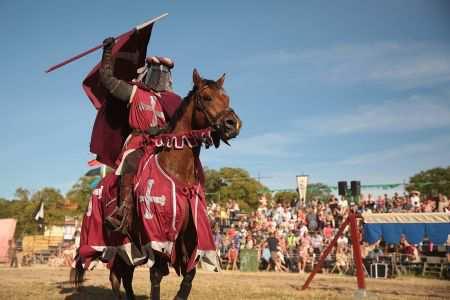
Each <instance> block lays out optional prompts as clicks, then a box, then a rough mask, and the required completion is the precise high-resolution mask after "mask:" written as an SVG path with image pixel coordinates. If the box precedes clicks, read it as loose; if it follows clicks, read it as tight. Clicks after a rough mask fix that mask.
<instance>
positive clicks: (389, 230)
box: [363, 213, 450, 245]
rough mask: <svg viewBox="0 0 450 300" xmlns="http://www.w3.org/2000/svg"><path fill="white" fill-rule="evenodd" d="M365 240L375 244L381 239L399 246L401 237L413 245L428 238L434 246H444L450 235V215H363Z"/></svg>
mask: <svg viewBox="0 0 450 300" xmlns="http://www.w3.org/2000/svg"><path fill="white" fill-rule="evenodd" d="M363 219H364V240H366V241H367V242H368V243H369V244H372V243H375V242H376V241H378V240H379V239H381V237H383V240H384V241H385V242H387V243H390V244H398V243H399V241H400V236H401V235H405V238H406V239H407V240H408V241H409V242H410V243H413V244H418V243H420V242H421V241H422V240H423V239H424V237H428V238H429V239H430V240H431V241H432V242H433V243H434V244H438V245H440V244H444V243H445V242H446V241H447V238H448V235H449V234H450V214H447V213H387V214H369V213H367V214H363Z"/></svg>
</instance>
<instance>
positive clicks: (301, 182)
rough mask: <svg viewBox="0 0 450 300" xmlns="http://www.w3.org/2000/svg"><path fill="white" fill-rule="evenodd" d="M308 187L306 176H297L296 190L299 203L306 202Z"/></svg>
mask: <svg viewBox="0 0 450 300" xmlns="http://www.w3.org/2000/svg"><path fill="white" fill-rule="evenodd" d="M307 187H308V175H297V189H298V196H299V200H300V202H303V203H304V202H305V201H306V189H307Z"/></svg>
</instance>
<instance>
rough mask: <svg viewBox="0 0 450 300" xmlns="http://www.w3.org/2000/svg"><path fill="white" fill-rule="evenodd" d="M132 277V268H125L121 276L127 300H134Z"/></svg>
mask: <svg viewBox="0 0 450 300" xmlns="http://www.w3.org/2000/svg"><path fill="white" fill-rule="evenodd" d="M133 275H134V267H133V266H125V268H124V273H123V276H122V282H123V287H124V288H125V293H126V295H127V300H134V299H135V297H134V291H133V284H132V283H133Z"/></svg>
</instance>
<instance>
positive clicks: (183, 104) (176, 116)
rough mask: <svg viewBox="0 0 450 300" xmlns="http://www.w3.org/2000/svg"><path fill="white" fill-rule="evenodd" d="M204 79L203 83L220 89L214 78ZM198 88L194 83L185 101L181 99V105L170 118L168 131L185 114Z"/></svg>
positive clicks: (172, 128)
mask: <svg viewBox="0 0 450 300" xmlns="http://www.w3.org/2000/svg"><path fill="white" fill-rule="evenodd" d="M202 81H203V84H205V85H207V86H209V87H213V88H216V89H220V87H219V85H218V84H217V82H215V81H214V80H210V79H202ZM197 90H198V88H197V86H196V85H194V86H193V87H192V89H191V90H190V91H189V93H188V94H187V95H186V97H184V98H183V101H181V104H180V106H178V108H177V110H176V111H175V112H174V114H173V116H172V118H170V122H169V126H168V132H171V131H173V130H174V128H175V125H176V124H177V122H178V121H179V120H180V119H181V117H182V116H183V114H184V112H185V111H186V108H187V107H188V105H189V104H190V103H191V101H192V99H194V97H193V96H194V94H195V92H197Z"/></svg>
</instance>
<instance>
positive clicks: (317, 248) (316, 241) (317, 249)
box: [311, 232, 323, 255]
mask: <svg viewBox="0 0 450 300" xmlns="http://www.w3.org/2000/svg"><path fill="white" fill-rule="evenodd" d="M311 247H312V248H313V250H314V253H315V254H318V255H320V253H321V252H322V247H323V237H322V235H320V233H318V232H314V233H313V236H312V237H311Z"/></svg>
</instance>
